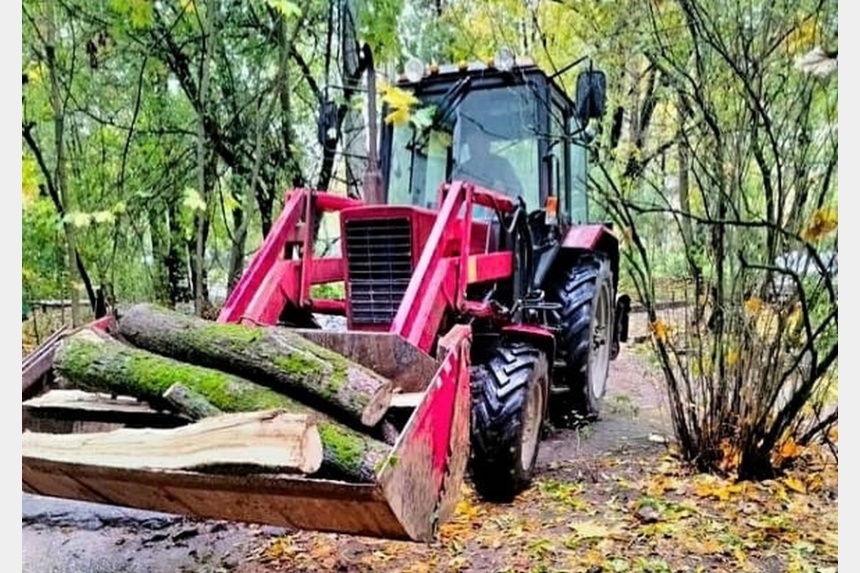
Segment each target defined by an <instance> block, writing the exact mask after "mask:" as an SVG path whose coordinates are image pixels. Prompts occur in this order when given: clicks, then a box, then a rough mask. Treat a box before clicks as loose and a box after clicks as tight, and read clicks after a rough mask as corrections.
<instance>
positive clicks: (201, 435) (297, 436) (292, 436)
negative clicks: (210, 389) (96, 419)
mask: <svg viewBox="0 0 860 573" xmlns="http://www.w3.org/2000/svg"><path fill="white" fill-rule="evenodd" d="M21 441H22V447H23V457H25V458H27V457H30V458H38V459H47V460H51V461H55V462H66V463H75V464H86V465H95V466H108V467H118V468H125V469H146V470H156V471H157V470H189V471H201V472H209V473H233V474H235V473H238V472H243V473H302V474H311V473H314V472H315V471H317V470H319V468H320V465H321V464H322V458H323V453H322V444H321V442H320V435H319V432H318V430H317V427H316V423H315V422H314V420H313V416H312V415H307V414H288V413H285V412H283V411H280V410H267V411H262V412H243V413H236V414H225V415H224V416H219V417H217V418H208V419H205V420H202V421H200V422H196V423H194V424H189V425H187V426H180V427H178V428H168V429H164V428H158V429H154V428H122V429H119V430H113V431H109V432H95V433H88V434H42V433H35V432H24V434H23V436H22V440H21Z"/></svg>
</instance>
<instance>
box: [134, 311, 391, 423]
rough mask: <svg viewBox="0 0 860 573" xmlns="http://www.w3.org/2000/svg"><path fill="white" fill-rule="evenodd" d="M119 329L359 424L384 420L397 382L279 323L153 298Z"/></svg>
mask: <svg viewBox="0 0 860 573" xmlns="http://www.w3.org/2000/svg"><path fill="white" fill-rule="evenodd" d="M118 324H119V333H120V334H121V335H122V336H123V337H125V338H126V339H127V340H128V341H129V342H131V343H132V344H134V345H135V346H138V347H140V348H144V349H146V350H149V351H150V352H154V353H156V354H161V355H163V356H169V357H171V358H175V359H178V360H183V361H187V362H190V363H193V364H197V365H200V366H205V367H209V368H217V369H218V370H222V371H224V372H229V373H231V374H235V375H237V376H243V377H246V378H248V379H251V380H255V381H257V382H258V383H260V384H264V385H266V386H269V387H271V388H273V389H275V390H277V391H279V392H282V393H284V394H288V395H291V396H293V397H294V398H296V399H297V400H301V401H303V402H306V403H307V404H309V405H310V406H312V407H313V408H315V409H318V410H321V411H323V412H326V413H328V414H329V415H331V416H333V417H334V418H336V419H339V420H341V421H343V422H344V423H346V424H349V425H351V426H353V427H356V428H358V429H362V428H363V427H365V426H367V427H372V426H375V425H376V424H378V423H379V421H380V420H381V419H382V417H383V416H384V415H385V412H386V411H387V410H388V406H389V404H390V402H391V383H390V381H388V380H386V379H385V378H383V377H381V376H379V375H378V374H376V373H375V372H373V371H371V370H369V369H367V368H364V367H362V366H360V365H358V364H356V363H354V362H351V361H349V360H347V359H345V358H344V357H343V356H341V355H339V354H337V353H335V352H332V351H331V350H328V349H326V348H323V347H321V346H319V345H317V344H314V343H312V342H310V341H308V340H307V339H305V338H304V337H302V336H300V335H298V334H296V333H294V332H290V331H289V330H288V329H285V328H280V327H272V326H270V327H258V326H245V325H238V324H219V323H215V322H212V321H209V320H203V319H199V318H196V317H192V316H188V315H185V314H182V313H179V312H173V311H170V310H168V309H165V308H161V307H158V306H155V305H151V304H138V305H135V306H132V307H130V308H129V309H127V310H124V311H121V312H120V314H119V320H118Z"/></svg>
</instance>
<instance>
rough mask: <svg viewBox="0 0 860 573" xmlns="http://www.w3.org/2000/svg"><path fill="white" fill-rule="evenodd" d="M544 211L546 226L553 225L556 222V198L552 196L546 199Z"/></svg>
mask: <svg viewBox="0 0 860 573" xmlns="http://www.w3.org/2000/svg"><path fill="white" fill-rule="evenodd" d="M544 210H545V212H546V224H547V225H555V224H556V222H558V197H553V196H552V195H550V196H549V197H547V198H546V204H545V205H544Z"/></svg>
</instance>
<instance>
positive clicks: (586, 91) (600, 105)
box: [576, 70, 606, 123]
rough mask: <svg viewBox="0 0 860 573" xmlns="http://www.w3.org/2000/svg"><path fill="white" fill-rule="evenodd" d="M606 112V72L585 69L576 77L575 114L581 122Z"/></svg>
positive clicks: (601, 115)
mask: <svg viewBox="0 0 860 573" xmlns="http://www.w3.org/2000/svg"><path fill="white" fill-rule="evenodd" d="M605 112H606V74H604V73H603V72H601V71H600V70H586V71H584V72H582V73H581V74H579V76H577V78H576V114H577V115H578V116H579V119H581V120H582V122H583V123H588V120H589V119H591V118H598V117H603V114H604V113H605Z"/></svg>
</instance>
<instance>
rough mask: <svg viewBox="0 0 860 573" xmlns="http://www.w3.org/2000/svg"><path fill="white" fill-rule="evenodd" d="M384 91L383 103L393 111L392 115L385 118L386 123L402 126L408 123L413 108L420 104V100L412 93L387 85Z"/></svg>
mask: <svg viewBox="0 0 860 573" xmlns="http://www.w3.org/2000/svg"><path fill="white" fill-rule="evenodd" d="M384 90H385V91H384V92H383V94H382V101H384V102H385V103H386V104H387V105H388V107H389V108H390V109H391V113H389V114H388V115H387V116H386V117H385V122H386V123H393V124H394V125H402V124H404V123H406V122H408V121H409V117H410V116H411V114H412V107H413V106H415V105H417V104H418V103H419V102H418V98H416V97H415V96H414V95H413V94H412V92H408V91H406V90H402V89H400V88H397V87H395V86H390V85H386V86H385V88H384Z"/></svg>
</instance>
